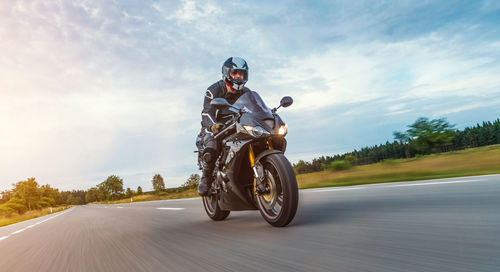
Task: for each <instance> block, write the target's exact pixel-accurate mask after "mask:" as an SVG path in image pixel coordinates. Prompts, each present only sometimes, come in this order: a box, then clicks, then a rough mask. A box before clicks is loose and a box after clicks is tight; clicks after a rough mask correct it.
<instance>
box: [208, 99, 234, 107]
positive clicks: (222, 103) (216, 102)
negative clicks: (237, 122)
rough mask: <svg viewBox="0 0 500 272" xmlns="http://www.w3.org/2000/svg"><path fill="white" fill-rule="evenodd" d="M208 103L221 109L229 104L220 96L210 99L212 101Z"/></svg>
mask: <svg viewBox="0 0 500 272" xmlns="http://www.w3.org/2000/svg"><path fill="white" fill-rule="evenodd" d="M210 105H211V106H212V107H214V108H216V109H221V108H225V107H230V106H231V104H229V102H227V100H226V99H225V98H221V97H220V98H214V99H212V101H210Z"/></svg>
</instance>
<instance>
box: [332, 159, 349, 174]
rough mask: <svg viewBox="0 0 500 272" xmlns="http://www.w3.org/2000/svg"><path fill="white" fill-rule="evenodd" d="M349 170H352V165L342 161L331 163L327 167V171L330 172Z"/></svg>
mask: <svg viewBox="0 0 500 272" xmlns="http://www.w3.org/2000/svg"><path fill="white" fill-rule="evenodd" d="M350 168H352V164H351V163H350V162H348V161H344V160H340V161H333V162H331V163H330V165H329V166H328V170H330V171H340V170H347V169H350Z"/></svg>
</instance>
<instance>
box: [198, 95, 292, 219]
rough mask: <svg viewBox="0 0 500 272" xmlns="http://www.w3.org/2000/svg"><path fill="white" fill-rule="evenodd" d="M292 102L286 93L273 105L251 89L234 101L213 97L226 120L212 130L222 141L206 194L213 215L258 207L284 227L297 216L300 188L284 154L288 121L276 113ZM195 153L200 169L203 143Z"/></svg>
mask: <svg viewBox="0 0 500 272" xmlns="http://www.w3.org/2000/svg"><path fill="white" fill-rule="evenodd" d="M292 103H293V99H292V98H291V97H289V96H285V97H283V98H282V99H281V101H280V105H279V106H278V107H277V108H273V109H269V108H268V107H267V106H266V105H265V104H264V101H263V100H262V99H261V97H260V96H259V95H258V94H257V93H256V92H253V91H248V92H246V93H244V94H243V95H242V96H240V97H239V98H238V100H236V101H235V103H233V104H232V105H231V104H229V103H228V102H227V100H226V99H224V98H214V99H213V100H212V101H211V103H210V104H211V106H212V107H214V108H215V109H216V119H217V121H218V122H222V123H223V124H224V129H222V130H221V131H220V132H219V133H217V134H216V135H214V138H215V139H216V140H217V141H219V143H220V144H221V146H222V150H221V152H220V155H219V157H218V158H217V161H216V164H215V170H214V172H213V175H214V179H213V180H214V181H213V183H212V186H211V189H210V192H209V194H208V195H207V196H203V197H202V199H203V206H204V207H205V211H206V213H207V215H208V217H210V218H211V219H212V220H215V221H219V220H224V219H226V218H227V216H228V215H229V213H230V212H231V211H241V210H259V211H260V213H261V215H262V217H263V218H264V219H265V220H266V221H267V222H268V223H269V224H271V225H272V226H275V227H283V226H286V225H288V224H289V223H290V222H291V221H292V219H293V218H294V217H295V213H296V211H297V206H298V199H299V193H298V187H297V180H296V177H295V173H294V171H293V168H292V166H291V164H290V162H289V161H288V159H287V158H286V157H285V156H284V152H285V149H286V143H287V142H286V140H285V136H286V134H287V125H286V124H285V123H284V122H283V121H282V120H281V118H280V116H279V115H278V114H276V111H277V110H278V109H279V108H280V107H288V106H290V105H291V104H292ZM197 145H198V144H197ZM197 152H198V166H199V168H200V169H202V156H201V154H203V146H202V145H198V151H197Z"/></svg>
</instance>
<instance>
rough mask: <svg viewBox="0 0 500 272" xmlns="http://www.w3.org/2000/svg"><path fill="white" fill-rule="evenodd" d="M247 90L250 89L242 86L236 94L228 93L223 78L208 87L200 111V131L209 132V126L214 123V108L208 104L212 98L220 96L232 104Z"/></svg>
mask: <svg viewBox="0 0 500 272" xmlns="http://www.w3.org/2000/svg"><path fill="white" fill-rule="evenodd" d="M248 91H250V89H248V88H247V87H243V89H242V90H241V91H239V92H238V93H237V94H232V93H229V92H228V91H227V89H226V83H225V82H224V81H223V80H219V81H217V82H215V83H214V84H212V85H211V86H210V87H208V89H207V91H206V92H205V99H204V101H203V110H202V111H201V126H202V131H203V130H205V132H209V131H210V127H211V126H212V125H213V124H215V123H216V120H215V109H214V108H212V106H210V101H212V99H214V98H219V97H222V98H225V99H226V100H227V102H229V103H230V104H233V103H234V102H236V100H238V98H239V97H240V96H241V95H242V94H244V93H245V92H248Z"/></svg>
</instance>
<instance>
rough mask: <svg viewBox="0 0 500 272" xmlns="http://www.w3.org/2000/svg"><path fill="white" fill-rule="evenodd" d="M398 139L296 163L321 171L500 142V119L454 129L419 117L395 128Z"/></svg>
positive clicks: (301, 168) (297, 169)
mask: <svg viewBox="0 0 500 272" xmlns="http://www.w3.org/2000/svg"><path fill="white" fill-rule="evenodd" d="M393 136H394V141H393V142H389V141H387V142H386V143H385V144H381V145H374V146H369V147H363V148H361V149H360V150H354V151H352V152H348V153H344V154H337V155H334V156H321V157H319V158H314V159H313V160H312V161H310V162H308V161H303V160H300V161H299V162H298V163H296V164H293V168H294V170H295V172H296V173H297V174H303V173H311V172H317V171H322V170H327V169H332V168H335V167H345V165H364V164H371V163H377V162H379V161H382V160H385V159H402V158H412V157H415V156H419V155H428V154H432V153H441V152H448V151H455V150H462V149H465V148H472V147H479V146H485V145H492V144H500V119H497V120H495V121H493V122H490V121H487V122H483V123H482V124H479V123H478V124H476V125H475V126H472V127H466V128H465V129H463V130H456V129H454V125H451V124H450V123H449V122H448V121H446V119H445V118H441V119H434V120H429V119H428V118H425V117H421V118H418V119H417V120H416V121H415V122H414V123H413V124H411V125H409V126H408V129H407V130H406V131H405V132H399V131H395V132H393Z"/></svg>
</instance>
